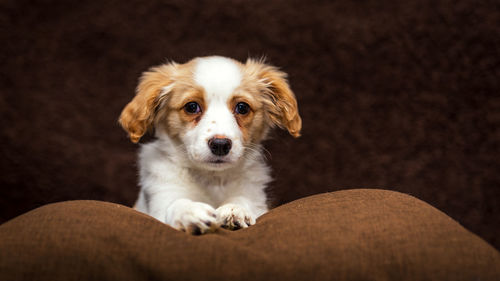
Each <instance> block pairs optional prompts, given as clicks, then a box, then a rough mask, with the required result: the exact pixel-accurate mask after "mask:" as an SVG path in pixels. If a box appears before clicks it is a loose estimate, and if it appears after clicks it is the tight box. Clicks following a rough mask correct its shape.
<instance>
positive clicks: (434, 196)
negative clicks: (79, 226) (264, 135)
mask: <svg viewBox="0 0 500 281" xmlns="http://www.w3.org/2000/svg"><path fill="white" fill-rule="evenodd" d="M0 42H1V43H0V124H1V129H0V142H1V145H0V223H1V222H5V221H7V220H9V219H11V218H13V217H15V216H17V215H20V214H22V213H24V212H26V211H29V210H31V209H34V208H36V207H39V206H41V205H44V204H47V203H51V202H57V201H64V200H77V199H93V200H105V201H111V202H116V203H121V204H125V205H129V206H130V205H132V204H133V203H134V200H135V199H136V195H137V192H138V190H139V188H138V186H137V166H136V162H135V160H136V151H137V148H138V146H137V145H134V144H132V143H130V142H129V141H128V139H127V136H126V133H125V132H124V131H122V129H121V128H120V127H119V126H118V124H117V119H118V116H119V114H120V112H121V109H122V108H123V107H124V106H125V104H126V103H127V102H128V101H129V100H130V99H131V98H132V97H133V95H134V88H135V86H136V83H137V79H138V77H139V76H140V74H141V72H143V71H145V70H147V69H148V68H149V67H150V66H153V65H158V64H161V63H164V62H166V61H167V60H174V61H176V62H181V63H182V62H186V61H188V60H190V59H191V58H193V57H196V56H205V55H223V56H228V57H232V58H235V59H238V60H240V61H244V60H245V59H246V58H247V57H249V56H250V57H261V56H266V57H267V62H268V63H270V64H273V65H276V66H279V67H280V68H281V69H282V70H283V71H285V72H287V73H288V74H289V80H290V84H291V87H292V89H293V90H294V92H295V94H296V96H297V99H298V102H299V109H300V113H301V116H302V118H303V131H302V137H301V138H299V139H293V138H292V137H291V136H289V135H287V133H286V132H284V131H274V132H273V133H272V134H271V136H270V139H269V140H267V141H266V143H265V145H266V148H267V149H268V151H269V154H268V155H267V157H268V161H269V163H270V165H271V166H272V167H273V176H274V179H275V180H274V182H273V183H272V184H271V186H270V188H269V194H270V195H271V196H272V198H273V200H274V203H275V205H276V206H278V205H280V204H284V203H286V202H290V201H292V200H294V199H297V198H301V197H304V196H308V195H312V194H317V193H322V192H330V191H336V190H342V189H350V188H383V189H391V190H396V191H399V192H403V193H406V194H410V195H413V196H416V197H417V198H419V199H422V200H424V201H426V202H428V203H429V204H432V205H433V206H435V207H436V208H438V209H440V210H441V211H443V212H445V213H446V214H448V215H450V216H451V217H452V218H454V219H455V220H457V221H458V222H459V223H460V224H462V225H464V226H465V227H466V228H468V229H469V230H471V231H472V232H474V233H476V234H478V235H479V236H481V237H482V238H484V239H486V240H487V241H488V242H489V243H491V244H492V245H494V246H495V247H496V248H497V249H498V248H500V239H499V237H500V203H499V200H500V2H498V1H487V0H485V1H472V0H465V1H448V0H438V1H425V0H409V1H384V0H377V1H374V0H373V1H369V0H366V1H350V0H339V1H290V0H272V1H271V0H265V1H264V0H255V1H237V0H234V1H221V0H214V1H180V0H179V1H160V0H153V1H138V0H132V1H107V0H103V1H25V0H2V1H0ZM149 139H151V138H149ZM146 141H147V140H146Z"/></svg>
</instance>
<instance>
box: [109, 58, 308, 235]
mask: <svg viewBox="0 0 500 281" xmlns="http://www.w3.org/2000/svg"><path fill="white" fill-rule="evenodd" d="M119 123H120V124H121V126H122V127H123V128H124V129H125V130H126V131H127V132H128V134H129V137H130V140H131V141H132V142H134V143H137V142H138V141H139V139H140V138H141V137H142V136H143V135H144V134H145V133H146V131H148V129H152V128H154V132H155V136H156V140H155V141H153V142H151V143H148V144H145V145H142V146H141V148H140V152H139V176H140V180H139V183H140V186H141V190H140V192H139V197H138V199H137V202H136V204H135V208H136V209H137V210H139V211H141V212H144V213H146V214H149V215H151V216H153V217H155V218H156V219H158V220H160V221H162V222H164V223H166V224H168V225H170V226H172V227H174V228H176V229H178V230H182V231H185V232H188V233H191V234H202V233H206V232H209V231H213V230H215V229H216V228H218V227H220V226H222V227H224V228H228V229H239V228H245V227H248V226H250V225H252V224H254V223H255V221H256V219H257V218H258V217H259V216H260V215H262V214H264V213H265V212H267V210H268V208H267V205H266V194H265V192H264V189H265V187H266V185H267V184H268V183H269V182H270V180H271V178H270V175H269V174H270V170H269V168H268V166H267V165H266V164H265V162H264V159H263V157H262V155H261V151H262V147H261V144H260V143H261V141H262V140H264V139H265V137H266V135H267V133H268V131H269V129H270V128H272V127H274V126H278V127H280V128H283V129H286V130H288V132H289V133H290V134H291V135H292V136H294V137H299V136H300V129H301V124H302V121H301V118H300V116H299V112H298V107H297V101H296V99H295V96H294V94H293V92H292V91H291V90H290V87H289V86H288V83H287V80H286V74H285V73H284V72H281V71H279V70H278V69H277V68H275V67H273V66H270V65H267V64H265V63H263V62H262V61H257V60H253V59H248V60H247V61H246V63H240V62H238V61H235V60H233V59H229V58H225V57H219V56H212V57H200V58H195V59H193V60H191V61H189V62H187V63H185V64H177V63H173V62H172V63H167V64H163V65H160V66H156V67H152V68H151V69H149V70H148V71H147V72H144V73H143V75H142V77H141V78H140V81H139V85H138V87H137V91H136V95H135V97H134V98H133V99H132V101H131V102H130V103H129V104H127V106H126V107H125V108H124V109H123V111H122V113H121V116H120V119H119Z"/></svg>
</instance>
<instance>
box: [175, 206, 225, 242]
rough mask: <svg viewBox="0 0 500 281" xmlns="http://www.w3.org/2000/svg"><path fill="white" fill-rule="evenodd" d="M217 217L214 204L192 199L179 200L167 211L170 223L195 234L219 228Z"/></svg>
mask: <svg viewBox="0 0 500 281" xmlns="http://www.w3.org/2000/svg"><path fill="white" fill-rule="evenodd" d="M216 218H217V215H216V213H215V209H214V208H212V206H210V205H208V204H205V203H201V202H193V201H190V200H178V201H177V202H175V203H174V204H172V206H170V207H169V208H168V211H167V223H168V224H170V225H171V226H172V227H174V228H176V229H178V230H181V231H185V232H187V233H190V234H193V235H200V234H204V233H207V232H214V231H215V230H216V229H217V228H218V225H217V220H216Z"/></svg>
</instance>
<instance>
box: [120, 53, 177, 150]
mask: <svg viewBox="0 0 500 281" xmlns="http://www.w3.org/2000/svg"><path fill="white" fill-rule="evenodd" d="M174 68H175V64H173V63H172V64H164V65H161V66H157V67H152V68H150V69H149V70H148V71H146V72H144V73H143V74H142V76H141V78H140V79H139V85H138V86H137V89H136V95H135V97H134V98H133V99H132V101H131V102H129V103H128V104H127V106H125V108H124V109H123V111H122V113H121V115H120V119H119V120H118V122H119V123H120V125H121V126H122V127H123V129H125V131H127V132H128V135H129V137H130V140H131V141H132V142H134V143H137V142H138V141H139V139H140V138H141V137H142V136H143V135H144V134H145V133H146V131H147V130H148V129H150V128H151V126H152V124H153V121H154V117H155V116H154V115H155V112H156V108H157V107H158V105H159V104H160V103H161V101H162V100H163V99H164V98H165V97H166V96H168V94H169V92H170V91H171V90H172V80H171V77H172V74H173V71H174Z"/></svg>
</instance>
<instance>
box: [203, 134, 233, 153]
mask: <svg viewBox="0 0 500 281" xmlns="http://www.w3.org/2000/svg"><path fill="white" fill-rule="evenodd" d="M208 147H210V150H211V151H212V153H213V154H215V155H217V156H224V155H227V154H228V153H229V150H231V140H230V139H226V138H211V139H209V140H208Z"/></svg>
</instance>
